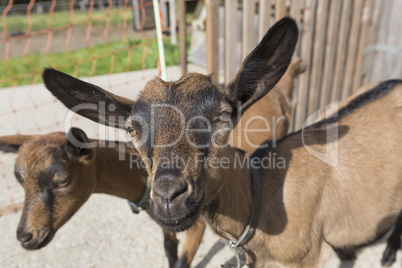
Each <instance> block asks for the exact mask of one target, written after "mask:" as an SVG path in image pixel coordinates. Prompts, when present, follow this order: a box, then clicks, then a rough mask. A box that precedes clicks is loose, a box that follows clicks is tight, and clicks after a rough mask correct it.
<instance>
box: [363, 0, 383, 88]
mask: <svg viewBox="0 0 402 268" xmlns="http://www.w3.org/2000/svg"><path fill="white" fill-rule="evenodd" d="M383 6H384V5H383V0H374V3H373V4H372V7H371V10H370V13H371V14H370V27H369V31H368V34H367V38H366V44H365V50H367V49H368V51H365V52H364V53H365V55H364V58H363V64H362V74H363V84H364V85H366V84H368V83H371V82H374V80H372V70H373V64H374V55H375V50H374V45H375V44H376V42H377V36H378V29H379V27H380V17H381V13H382V9H383Z"/></svg>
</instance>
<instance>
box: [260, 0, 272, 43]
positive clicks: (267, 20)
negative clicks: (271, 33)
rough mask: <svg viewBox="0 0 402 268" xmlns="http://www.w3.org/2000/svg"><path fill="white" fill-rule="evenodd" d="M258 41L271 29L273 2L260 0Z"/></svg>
mask: <svg viewBox="0 0 402 268" xmlns="http://www.w3.org/2000/svg"><path fill="white" fill-rule="evenodd" d="M258 13H259V14H258V41H261V39H262V38H263V37H264V35H265V34H266V33H267V31H268V29H269V27H271V13H272V7H271V1H270V0H260V8H259V12H258Z"/></svg>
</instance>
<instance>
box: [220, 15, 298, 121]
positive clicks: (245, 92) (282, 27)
mask: <svg viewBox="0 0 402 268" xmlns="http://www.w3.org/2000/svg"><path fill="white" fill-rule="evenodd" d="M298 35H299V30H298V28H297V24H296V22H295V21H294V20H293V19H291V18H283V19H281V20H280V21H278V22H277V23H275V24H274V25H273V26H272V27H271V28H270V29H269V30H268V32H267V33H266V34H265V36H264V38H263V39H262V40H261V42H260V43H259V44H258V45H257V47H256V48H255V49H254V50H253V51H252V52H251V53H250V54H249V55H248V56H247V58H246V59H245V60H244V61H243V64H242V66H241V67H240V69H239V71H238V72H237V74H236V76H235V77H234V78H233V79H232V81H230V82H229V84H228V85H227V86H226V88H225V90H224V92H225V94H226V95H227V96H228V98H229V100H230V101H231V103H232V106H233V109H234V111H237V112H238V110H239V109H240V113H241V114H243V113H244V112H245V111H246V110H247V108H249V107H250V106H251V105H252V104H253V103H255V102H256V101H258V100H259V99H260V98H261V97H263V96H264V95H265V94H267V93H268V92H269V91H270V90H271V89H272V88H273V87H274V86H275V84H276V83H277V82H278V81H279V79H280V78H281V77H282V75H283V74H284V73H285V71H286V69H287V67H288V66H289V64H290V61H291V59H292V55H293V52H294V50H295V46H296V43H297V39H298ZM239 102H240V105H238V104H239ZM237 112H236V113H237Z"/></svg>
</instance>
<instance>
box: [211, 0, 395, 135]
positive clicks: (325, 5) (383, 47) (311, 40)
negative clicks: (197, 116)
mask: <svg viewBox="0 0 402 268" xmlns="http://www.w3.org/2000/svg"><path fill="white" fill-rule="evenodd" d="M205 5H206V8H207V22H206V27H207V65H208V71H210V72H214V73H218V72H219V57H218V54H219V50H220V49H223V50H224V54H225V64H224V69H225V75H224V77H225V82H228V81H229V80H230V79H231V78H232V77H233V76H234V75H235V73H236V71H237V69H238V67H239V61H236V57H233V55H234V54H235V53H237V52H236V46H235V45H234V44H237V42H239V41H238V40H241V41H240V42H241V56H242V58H244V57H245V56H246V55H247V54H248V53H249V52H250V51H251V50H252V49H253V48H254V46H255V45H256V44H257V43H258V41H259V40H260V39H261V38H262V36H263V35H264V34H265V32H266V31H267V29H268V28H269V27H270V26H271V25H272V24H273V23H274V21H276V20H278V19H280V18H281V17H283V16H291V17H293V18H295V19H296V20H297V21H298V22H299V23H300V29H301V36H300V42H299V44H298V47H297V51H296V53H295V54H296V56H298V57H300V58H301V59H302V60H303V61H304V62H305V63H306V64H307V71H306V72H305V73H304V74H302V75H301V76H300V78H299V79H298V81H297V83H296V90H295V91H294V92H295V93H294V98H293V102H292V103H293V113H292V116H293V118H292V129H291V130H294V129H299V128H300V127H301V126H302V124H303V122H304V121H305V120H306V118H307V117H308V115H311V114H312V113H314V112H315V111H317V110H318V109H319V108H322V107H324V106H325V105H327V104H329V103H332V102H334V101H336V100H341V99H344V98H345V97H347V96H349V95H351V94H353V92H355V91H356V90H357V89H358V88H359V87H360V86H361V85H363V84H367V83H370V82H374V81H379V80H384V79H388V78H402V12H401V11H402V0H336V1H334V0H333V1H331V0H287V1H286V0H243V1H237V0H225V1H218V0H205ZM218 6H221V7H222V6H224V9H225V12H224V14H225V15H224V16H225V18H224V22H225V26H224V29H225V30H224V39H225V42H224V43H225V45H224V47H219V45H218V44H219V42H218V39H219V33H218V28H219V27H218V25H217V24H218V21H219V20H218V16H219V14H218ZM239 14H241V16H240V17H241V29H238V27H239V26H238V19H239V16H238V15H239ZM239 35H240V36H239ZM221 53H222V51H221Z"/></svg>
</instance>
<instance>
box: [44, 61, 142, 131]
mask: <svg viewBox="0 0 402 268" xmlns="http://www.w3.org/2000/svg"><path fill="white" fill-rule="evenodd" d="M42 77H43V81H44V83H45V86H46V88H47V89H48V90H49V91H50V92H51V93H52V94H53V95H54V96H55V97H56V98H57V99H59V100H60V101H61V102H62V103H63V104H64V105H65V106H66V107H67V108H68V109H70V110H72V111H73V112H76V113H77V114H79V115H82V116H84V117H86V118H88V119H91V120H92V121H95V122H97V123H100V124H103V125H107V126H111V127H117V128H122V129H124V123H125V120H126V119H127V118H128V117H129V116H130V112H131V108H132V106H133V104H134V101H132V100H129V99H126V98H123V97H120V96H117V95H114V94H112V93H110V92H108V91H106V90H104V89H102V88H100V87H98V86H95V85H92V84H90V83H86V82H84V81H81V80H79V79H76V78H74V77H72V76H69V75H67V74H65V73H62V72H60V71H57V70H55V69H52V68H48V69H45V70H44V71H43V74H42Z"/></svg>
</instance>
